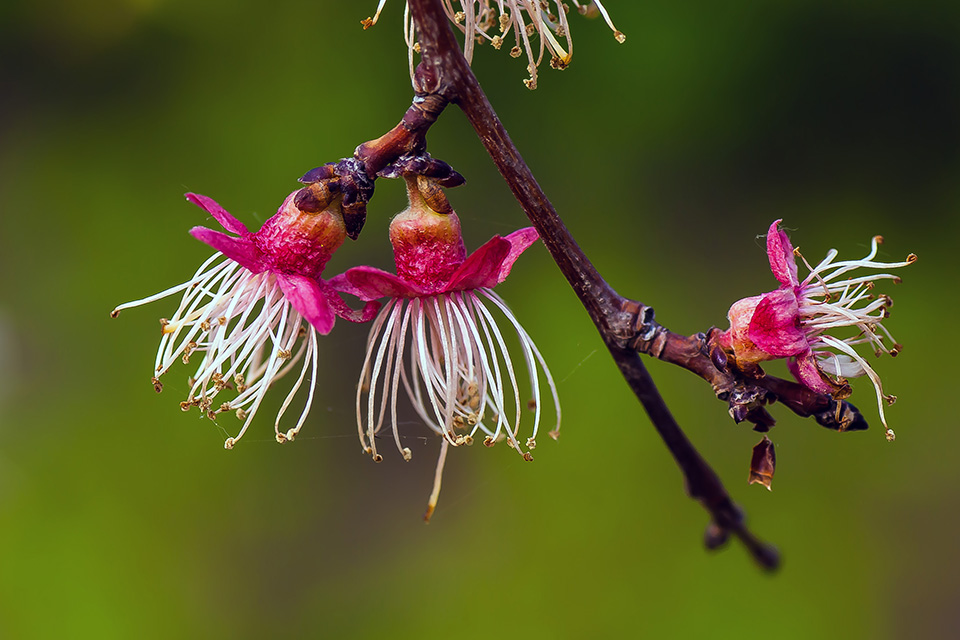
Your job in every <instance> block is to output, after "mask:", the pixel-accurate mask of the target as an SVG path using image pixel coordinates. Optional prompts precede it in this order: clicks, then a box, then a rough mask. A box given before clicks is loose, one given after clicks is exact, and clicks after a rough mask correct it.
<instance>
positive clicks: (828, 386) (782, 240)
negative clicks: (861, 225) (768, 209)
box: [720, 220, 917, 440]
mask: <svg viewBox="0 0 960 640" xmlns="http://www.w3.org/2000/svg"><path fill="white" fill-rule="evenodd" d="M779 224H780V220H777V221H775V222H774V223H773V224H771V225H770V229H769V231H768V232H767V257H768V259H769V260H770V269H771V270H772V271H773V275H774V276H775V277H776V278H777V280H779V281H780V288H778V289H777V290H776V291H771V292H770V293H765V294H763V295H759V296H751V297H749V298H744V299H743V300H739V301H737V302H735V303H734V304H733V305H732V306H731V307H730V311H729V313H728V314H727V318H728V319H729V320H730V329H729V330H727V331H726V332H724V333H723V334H722V335H721V337H720V345H721V346H722V347H723V348H724V349H725V350H726V351H728V352H730V353H732V354H733V355H734V359H735V360H736V363H737V365H738V366H739V367H740V368H745V367H746V368H749V367H750V366H752V365H755V364H757V363H759V362H763V361H766V360H775V359H778V358H789V361H788V363H787V365H788V367H789V369H790V371H791V372H792V373H793V375H794V376H795V377H796V378H797V380H799V381H800V382H801V383H803V384H804V385H805V386H807V387H808V388H809V389H811V390H812V391H816V392H817V393H828V394H831V395H833V396H834V397H838V398H843V397H847V396H848V395H849V394H850V387H849V385H848V384H847V382H846V380H845V379H846V378H850V377H857V376H862V375H866V376H867V377H869V378H870V381H871V382H873V386H874V388H875V389H876V392H877V404H878V406H879V411H880V420H881V422H882V423H883V426H884V432H885V434H886V436H887V439H888V440H893V439H894V437H895V436H894V433H893V430H892V429H890V427H889V426H888V425H887V421H886V417H885V416H884V413H883V405H884V401H886V402H887V403H888V404H893V402H894V401H895V400H896V397H895V396H891V395H887V394H885V393H884V392H883V387H882V386H881V383H880V377H879V376H878V375H877V373H876V372H875V371H874V370H873V367H871V366H870V365H869V364H868V363H867V361H866V360H865V359H864V358H863V356H862V355H860V354H859V353H858V352H857V351H856V349H854V346H856V345H861V344H866V345H870V346H871V347H872V348H873V350H874V351H875V353H876V355H878V356H879V355H880V354H881V353H889V354H890V355H892V356H895V355H897V353H898V352H899V350H900V348H901V347H900V345H899V344H897V343H896V342H895V341H894V339H893V336H891V335H890V332H889V331H887V329H886V328H885V327H884V326H883V324H882V321H883V320H884V319H885V318H887V317H888V316H889V311H888V309H889V307H890V306H891V305H892V304H893V301H892V300H891V299H890V297H889V296H887V295H883V294H881V295H875V294H873V293H872V290H873V288H874V283H875V282H876V281H878V280H893V281H894V282H899V281H900V278H899V277H898V276H894V275H892V274H889V273H872V274H868V275H859V276H856V277H853V276H851V275H848V274H850V272H852V271H854V270H856V269H861V268H865V269H895V268H899V267H905V266H906V265H908V264H911V263H913V262H914V261H916V259H917V258H916V256H915V255H913V254H910V255H909V256H907V259H906V260H905V261H903V262H878V261H876V260H874V258H875V257H876V255H877V247H878V245H879V244H880V243H881V242H883V238H881V237H880V236H876V237H874V238H873V240H872V242H871V247H870V252H869V253H868V254H867V255H866V256H865V257H863V258H861V259H859V260H843V261H834V259H835V258H836V257H837V251H836V250H835V249H831V250H830V251H829V252H828V253H827V257H826V258H824V259H823V261H822V262H820V263H819V264H818V265H817V266H816V267H810V265H809V264H807V268H808V269H809V270H810V273H809V275H807V277H806V278H805V279H804V280H803V281H802V282H801V281H800V279H799V277H798V275H797V263H796V258H795V256H800V253H799V251H797V250H795V249H794V248H793V245H791V244H790V239H789V238H788V237H787V234H786V233H784V232H783V231H782V230H780V228H779V226H778V225H779ZM800 257H801V259H802V256H800ZM804 264H806V261H805V260H804ZM838 329H839V330H841V331H842V330H844V329H846V330H848V331H847V334H849V335H846V337H843V338H839V337H835V336H834V335H832V334H833V333H834V332H835V331H836V330H838Z"/></svg>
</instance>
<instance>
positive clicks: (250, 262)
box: [190, 227, 266, 273]
mask: <svg viewBox="0 0 960 640" xmlns="http://www.w3.org/2000/svg"><path fill="white" fill-rule="evenodd" d="M190 235H192V236H193V237H194V238H196V239H197V240H199V241H200V242H205V243H207V244H208V245H210V246H211V247H213V248H214V249H216V250H217V251H219V252H220V253H222V254H223V255H225V256H227V257H228V258H230V259H231V260H233V261H234V262H237V263H239V264H240V265H242V266H243V267H245V268H247V269H249V270H250V271H252V272H254V273H260V272H261V271H264V270H265V269H266V267H265V266H264V265H263V260H262V256H261V253H260V250H259V249H257V247H256V246H254V244H253V242H251V241H250V240H248V239H246V238H235V237H233V236H228V235H227V234H225V233H221V232H220V231H214V230H213V229H207V228H206V227H194V228H193V229H190Z"/></svg>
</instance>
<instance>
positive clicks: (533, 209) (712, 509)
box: [408, 0, 779, 569]
mask: <svg viewBox="0 0 960 640" xmlns="http://www.w3.org/2000/svg"><path fill="white" fill-rule="evenodd" d="M408 4H409V7H410V11H411V13H412V15H413V19H414V22H415V23H416V26H417V30H418V34H419V43H420V53H421V57H422V62H421V67H420V69H421V71H420V72H419V74H418V77H422V78H423V79H424V80H421V81H420V82H419V84H420V85H421V87H424V86H427V85H429V88H431V89H432V93H435V94H439V95H441V96H443V97H444V98H445V99H447V100H449V101H450V102H452V103H454V104H456V105H457V106H458V107H460V108H461V109H462V110H463V112H464V113H465V114H466V116H467V118H468V119H469V121H470V123H471V124H472V125H473V127H474V130H475V131H476V133H477V135H478V136H479V138H480V141H481V142H482V144H483V145H484V147H485V148H486V150H487V152H488V153H489V154H490V157H491V158H492V159H493V161H494V164H496V166H497V168H498V169H499V171H500V173H501V175H502V176H503V177H504V179H505V181H506V182H507V184H508V185H509V186H510V189H511V191H513V194H514V196H515V197H516V198H517V200H518V201H519V202H520V205H521V206H522V207H523V210H524V212H525V213H526V214H527V217H528V218H529V219H530V221H531V222H532V223H533V225H534V227H535V228H536V229H537V231H538V232H539V233H540V236H541V238H542V239H543V242H544V245H545V246H546V247H547V250H548V251H549V252H550V255H551V256H552V257H553V259H554V261H556V263H557V266H558V267H559V268H560V270H561V272H562V273H563V275H564V276H565V277H566V278H567V281H568V282H569V283H570V285H571V287H572V288H573V290H574V292H575V293H576V294H577V297H578V298H579V299H580V301H581V303H582V304H583V306H584V308H585V309H586V310H587V312H588V313H589V315H590V318H591V319H592V320H593V322H594V324H595V325H596V327H597V330H598V331H599V333H600V336H601V338H602V339H603V341H604V344H606V345H607V348H608V349H609V351H610V354H611V356H612V357H613V359H614V361H615V362H616V364H617V366H618V367H619V369H620V372H621V374H622V375H623V377H624V379H625V380H626V382H627V384H628V385H629V386H630V388H631V389H632V390H633V392H634V393H635V394H636V396H637V398H638V399H639V400H640V402H641V404H642V405H643V407H644V409H645V410H646V412H647V414H648V415H649V417H650V419H651V421H652V422H653V424H654V427H655V428H656V429H657V432H658V433H659V434H660V436H661V437H662V438H663V440H664V443H665V444H666V445H667V448H668V449H669V450H670V453H671V454H672V455H673V457H674V459H675V460H676V461H677V464H678V465H679V466H680V469H681V471H682V472H683V474H684V477H685V479H686V485H687V490H688V492H689V494H690V496H691V497H693V498H695V499H697V500H698V501H700V503H701V504H702V505H703V506H704V508H706V509H707V511H708V512H709V513H710V515H711V518H712V520H713V524H712V525H711V527H710V528H708V532H707V545H708V546H709V547H711V548H713V547H716V546H719V545H720V544H722V543H723V542H724V541H725V539H726V537H727V535H728V533H733V534H734V535H735V536H737V537H738V538H739V539H740V540H741V541H742V542H743V543H744V545H745V546H746V548H747V549H748V551H749V552H750V554H751V555H752V556H753V558H754V559H755V560H756V561H757V562H758V563H759V564H760V565H761V566H763V567H765V568H768V569H773V568H775V567H776V566H777V565H778V562H779V558H778V555H777V553H776V551H775V550H774V549H773V547H771V546H769V545H766V544H764V543H762V542H760V541H759V540H758V539H757V538H756V537H755V536H753V535H752V534H751V533H750V531H749V530H748V529H747V528H746V526H745V524H744V517H743V514H742V512H741V511H740V509H739V508H738V507H737V506H736V505H735V504H734V503H733V501H732V500H731V499H730V496H729V494H728V493H727V492H726V490H725V489H724V487H723V484H722V483H721V482H720V479H719V478H718V477H717V475H716V473H715V472H714V471H713V470H712V469H711V468H710V466H709V465H708V464H707V462H706V461H705V460H704V459H703V458H702V457H701V456H700V454H699V453H698V452H697V450H696V448H695V447H694V446H693V445H692V444H691V442H690V441H689V439H687V437H686V435H685V434H684V433H683V430H682V429H681V428H680V426H679V425H678V424H677V422H676V420H675V419H674V417H673V415H672V414H671V413H670V411H669V409H668V407H667V405H666V403H665V402H664V400H663V397H662V396H661V395H660V393H659V391H658V390H657V387H656V385H655V384H654V382H653V380H652V378H651V377H650V375H649V373H648V372H647V370H646V367H644V365H643V362H642V361H641V359H640V356H639V354H638V351H637V347H638V345H637V344H636V340H635V338H636V335H637V332H636V326H637V322H636V319H637V312H638V310H641V309H647V308H646V307H644V306H643V305H641V304H639V303H636V302H634V301H631V300H628V299H625V298H623V297H622V296H620V295H619V294H618V293H617V292H616V291H614V290H613V288H612V287H610V285H609V284H607V282H606V281H605V280H604V279H603V278H602V277H601V276H600V274H599V273H598V272H597V270H596V268H595V267H594V266H593V264H592V263H591V262H590V261H589V259H587V257H586V255H585V254H584V253H583V251H582V250H581V249H580V247H579V246H578V245H577V243H576V242H575V241H574V239H573V237H572V236H571V235H570V232H569V231H568V230H567V228H566V226H565V225H564V224H563V222H562V221H561V219H560V217H559V216H558V215H557V212H556V210H555V209H554V208H553V205H552V204H551V203H550V201H549V200H548V199H547V197H546V195H545V194H544V193H543V190H542V189H541V188H540V186H539V185H538V184H537V181H536V179H535V178H534V176H533V174H532V173H531V172H530V170H529V168H528V167H527V165H526V163H525V162H524V160H523V158H522V157H521V156H520V153H519V151H518V150H517V149H516V147H515V146H514V144H513V142H512V141H511V140H510V137H509V136H508V135H507V132H506V130H505V129H504V127H503V125H502V124H501V123H500V120H499V118H498V117H497V115H496V112H495V111H494V110H493V107H492V106H491V105H490V102H489V101H488V100H487V97H486V95H485V94H484V92H483V90H482V89H481V87H480V85H479V83H478V82H477V79H476V77H475V76H474V75H473V72H472V71H471V70H470V67H469V65H468V64H467V62H466V60H465V59H464V57H463V55H462V54H461V52H460V48H459V45H458V43H457V41H456V38H455V37H454V35H453V32H452V30H451V28H450V26H449V25H448V24H447V19H446V16H445V14H444V12H443V7H442V5H441V0H408ZM640 315H641V317H642V316H643V313H641V314H640ZM650 315H651V319H652V313H651V314H650ZM695 360H696V359H693V360H691V364H692V363H694V361H695ZM699 364H700V363H699V361H697V362H696V366H699Z"/></svg>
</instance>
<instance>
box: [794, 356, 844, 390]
mask: <svg viewBox="0 0 960 640" xmlns="http://www.w3.org/2000/svg"><path fill="white" fill-rule="evenodd" d="M787 368H788V369H789V370H790V373H792V374H793V377H795V378H796V379H797V380H799V381H800V383H801V384H803V386H805V387H807V388H808V389H810V390H811V391H815V392H817V393H831V394H832V393H833V392H834V390H835V389H836V386H835V385H833V384H831V383H830V382H829V381H828V380H826V379H825V378H824V377H823V373H821V372H820V367H818V366H817V359H816V358H815V357H814V356H813V353H812V352H809V351H808V352H807V353H805V354H803V355H799V356H797V358H796V360H793V359H791V360H788V361H787Z"/></svg>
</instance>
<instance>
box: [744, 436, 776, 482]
mask: <svg viewBox="0 0 960 640" xmlns="http://www.w3.org/2000/svg"><path fill="white" fill-rule="evenodd" d="M776 468H777V455H776V452H775V451H774V449H773V442H771V441H770V438H768V437H767V436H763V440H761V441H760V442H758V443H757V445H756V446H755V447H754V448H753V457H751V459H750V480H749V481H748V484H762V485H763V486H765V487H766V488H767V490H768V491H769V490H771V489H772V487H771V485H772V484H773V474H774V471H776Z"/></svg>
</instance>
